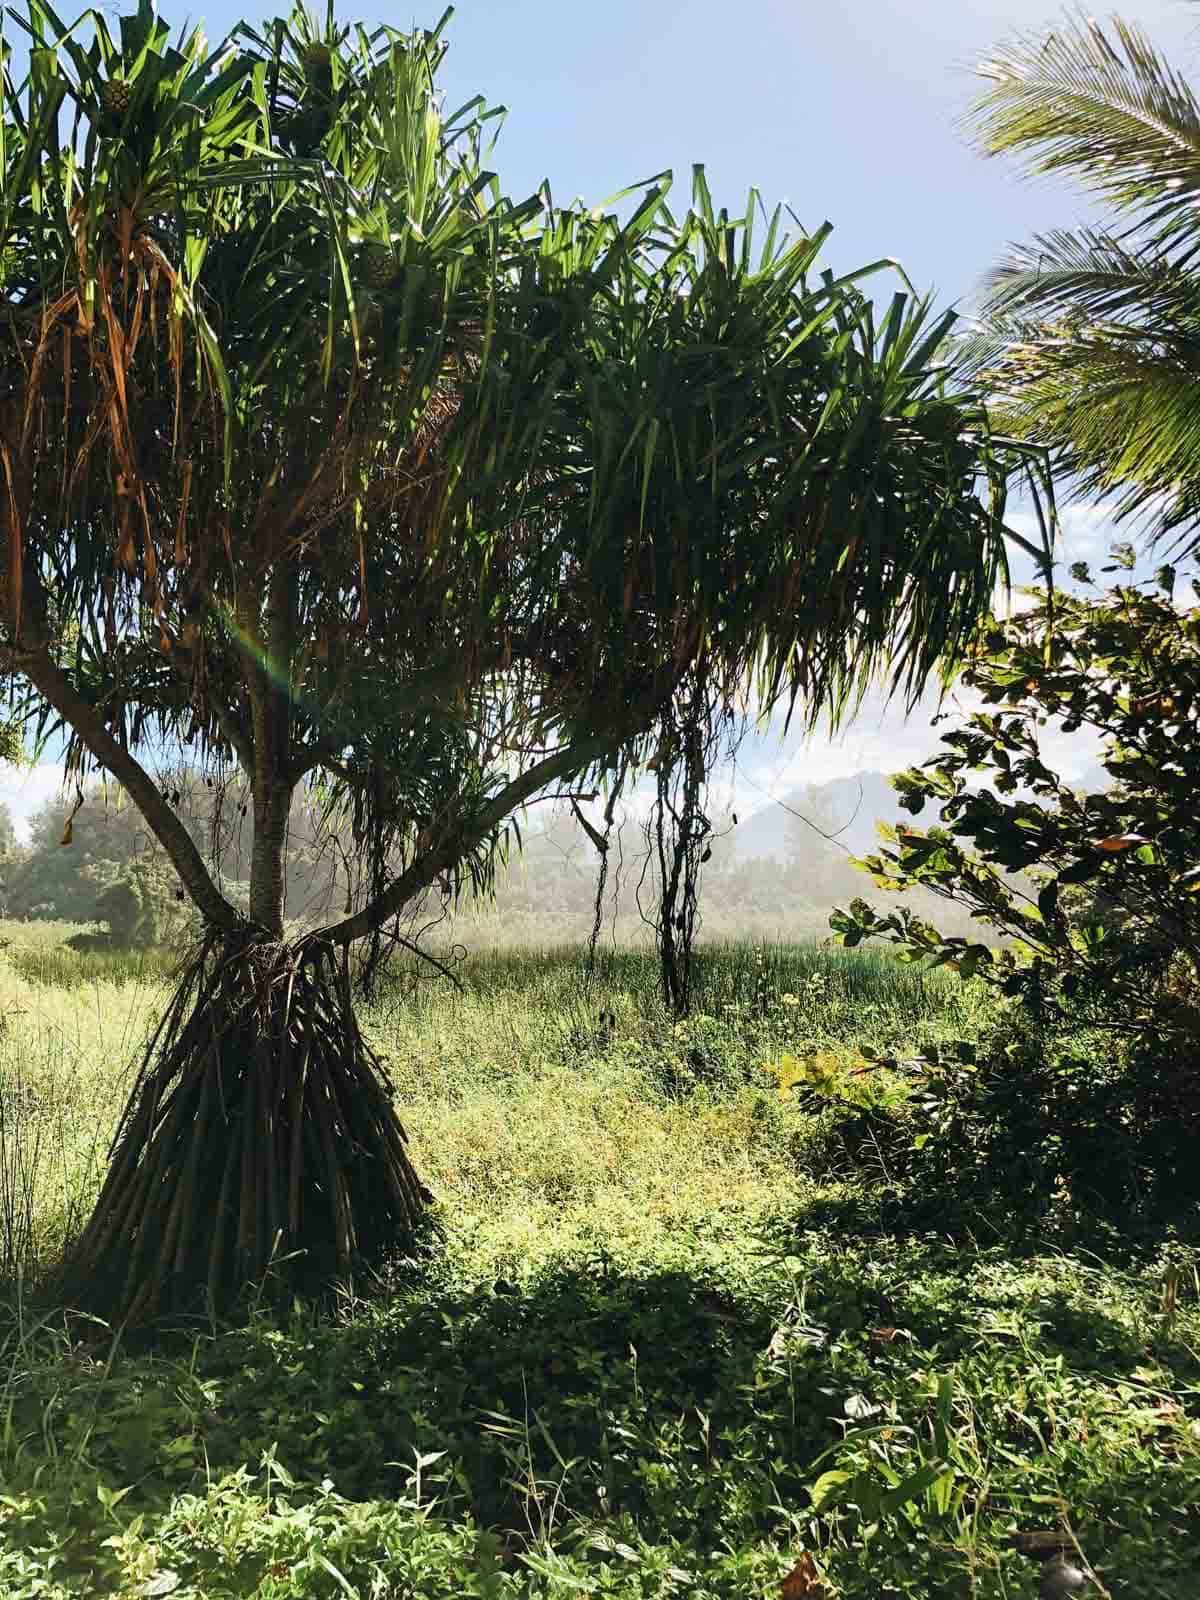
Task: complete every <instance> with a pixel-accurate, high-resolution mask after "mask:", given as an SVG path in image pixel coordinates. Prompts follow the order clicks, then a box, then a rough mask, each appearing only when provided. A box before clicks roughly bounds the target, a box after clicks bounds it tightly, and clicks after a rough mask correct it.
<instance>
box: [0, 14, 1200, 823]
mask: <svg viewBox="0 0 1200 1600" xmlns="http://www.w3.org/2000/svg"><path fill="white" fill-rule="evenodd" d="M105 9H106V10H109V9H114V8H111V7H108V6H106V7H105ZM163 11H164V14H165V15H166V16H168V18H169V19H170V20H172V21H176V20H178V21H182V20H183V19H184V16H185V14H186V15H190V16H191V17H192V18H193V19H202V20H203V21H204V23H205V25H206V27H207V28H208V31H209V33H210V36H211V37H212V38H213V40H214V41H215V40H216V39H217V38H218V37H219V36H220V35H222V34H223V33H224V32H225V31H226V30H227V29H228V28H229V27H230V25H231V24H232V23H233V21H234V20H235V18H236V17H237V16H238V15H241V14H242V13H241V11H240V8H234V7H230V6H228V5H225V4H218V5H211V6H209V7H207V8H205V7H196V8H195V9H193V10H190V11H189V12H187V13H185V11H184V9H183V8H182V7H181V8H180V9H179V10H178V11H177V12H175V11H173V10H171V9H168V8H167V7H166V6H164V7H163ZM439 11H440V5H439V4H438V0H433V3H432V4H431V5H430V6H429V7H428V8H427V9H422V10H420V11H417V10H413V9H410V8H409V7H408V6H407V5H406V6H405V8H404V9H403V10H400V11H386V12H384V11H372V10H369V9H359V8H357V7H353V6H351V7H348V8H346V9H345V10H344V11H343V13H342V15H343V17H344V18H345V19H347V20H349V19H351V18H358V17H361V18H362V19H363V20H366V21H368V22H374V21H380V20H387V21H389V22H391V23H393V24H395V25H397V26H401V27H406V26H409V25H411V24H413V23H416V24H417V25H420V26H432V24H433V23H434V22H435V21H436V19H437V15H438V14H439ZM266 14H267V8H264V10H263V12H261V13H256V12H247V13H246V15H247V16H249V17H251V18H252V19H254V20H258V18H259V17H260V16H261V15H266ZM1122 14H1123V15H1124V16H1125V17H1126V19H1127V20H1129V21H1134V22H1137V23H1139V24H1140V25H1141V26H1142V27H1143V28H1144V29H1145V30H1146V31H1147V32H1148V33H1149V35H1150V37H1151V38H1152V39H1153V40H1154V41H1155V42H1156V43H1157V44H1158V45H1159V46H1160V47H1161V48H1162V49H1163V50H1165V51H1166V52H1167V53H1168V55H1170V57H1171V58H1172V59H1173V61H1174V62H1175V63H1176V64H1177V65H1180V66H1183V67H1184V68H1185V69H1186V70H1188V71H1189V73H1191V74H1195V75H1196V76H1198V77H1200V4H1195V3H1188V0H1131V3H1130V4H1129V5H1127V6H1125V7H1124V8H1122ZM1061 15H1062V12H1061V9H1060V8H1058V7H1056V6H1055V4H1053V0H1004V3H1001V0H966V3H964V0H857V4H854V5H837V4H833V3H828V0H826V3H816V4H814V3H813V0H741V3H740V4H737V5H729V4H718V3H717V0H687V3H684V0H608V3H607V4H605V5H589V4H581V3H579V0H486V3H485V0H464V3H463V4H461V5H460V6H459V7H458V9H457V10H456V12H455V15H454V17H453V19H452V20H451V22H450V25H449V29H448V38H449V40H450V51H449V55H448V58H447V61H446V65H445V68H444V81H445V84H446V90H447V98H448V100H449V101H450V102H451V103H452V104H457V103H459V102H460V101H461V100H465V99H467V98H468V97H469V96H471V95H473V94H475V93H482V94H484V95H485V97H486V98H487V100H488V101H489V103H492V104H503V105H506V106H507V107H508V108H509V113H508V118H507V121H506V124H505V127H504V131H503V133H502V135H501V138H500V142H499V144H498V146H497V150H496V152H495V158H494V164H495V166H496V168H497V170H498V171H499V173H500V175H501V179H502V182H503V184H504V187H505V189H506V190H507V191H508V192H509V193H511V194H523V193H527V192H531V191H532V190H534V189H535V188H536V187H537V186H538V184H539V183H540V182H541V181H542V179H543V178H548V179H549V180H550V183H551V185H552V187H553V190H554V192H555V195H556V197H558V198H560V199H564V200H565V199H570V198H573V197H574V196H576V195H579V196H582V197H583V198H585V199H587V200H589V201H591V202H593V203H595V202H598V201H600V200H603V199H605V198H607V197H608V196H609V195H610V194H612V193H613V192H614V191H615V190H617V189H619V188H621V187H623V186H624V185H626V184H629V183H632V182H634V181H636V180H637V179H640V178H645V177H648V176H650V175H651V174H653V173H656V172H658V171H660V170H662V169H663V168H668V167H669V168H672V169H673V170H674V172H675V174H676V181H677V183H678V184H679V185H680V188H681V199H682V192H683V191H684V190H685V189H686V186H687V184H688V182H689V180H690V172H691V165H692V163H693V162H695V161H702V162H704V163H705V166H706V168H707V173H708V178H709V183H710V187H711V188H712V190H713V193H714V197H715V198H716V200H717V202H718V203H719V204H727V205H729V206H730V208H731V209H732V208H733V207H736V206H740V204H741V203H742V201H743V200H744V197H745V194H746V191H747V189H748V188H749V187H750V186H751V185H752V184H753V185H755V186H756V187H757V188H758V189H759V190H760V191H761V192H762V195H763V199H764V201H765V202H766V203H767V204H768V206H769V205H772V204H774V203H775V202H776V201H786V202H788V203H790V205H791V206H792V208H793V209H794V210H795V212H796V213H797V215H798V217H799V218H800V219H801V221H802V222H803V223H804V224H805V226H807V227H813V226H816V225H817V224H818V223H820V222H822V221H824V220H825V219H828V220H829V221H831V222H832V223H833V224H834V228H835V232H834V235H833V238H832V239H831V241H830V245H829V247H828V250H827V259H828V261H829V264H830V265H832V266H835V267H837V268H839V269H845V268H849V267H852V266H858V265H863V264H865V263H866V262H868V261H873V260H876V259H878V258H880V257H883V256H892V257H895V258H897V259H899V260H900V261H901V262H902V263H903V265H904V267H905V269H906V271H907V272H908V273H909V275H910V277H911V278H912V279H913V280H914V282H915V283H916V284H917V285H918V287H921V288H932V289H936V290H937V292H938V297H939V299H940V300H941V301H943V302H945V303H963V302H965V301H969V297H970V296H971V294H972V293H973V292H974V290H975V289H976V288H977V286H978V283H979V280H980V278H981V276H982V274H983V273H984V272H985V271H986V270H987V268H988V266H989V265H990V264H991V263H992V262H993V261H994V260H995V258H996V257H997V255H998V254H999V253H1000V252H1001V251H1002V250H1003V248H1004V246H1005V244H1006V243H1008V242H1010V241H1014V240H1018V239H1022V238H1024V237H1026V236H1027V235H1029V234H1030V233H1033V232H1037V231H1039V230H1042V229H1045V228H1049V227H1056V226H1063V225H1069V224H1070V223H1072V222H1076V221H1079V220H1083V219H1084V218H1086V216H1087V215H1088V213H1087V209H1086V207H1085V206H1084V204H1083V202H1082V201H1081V200H1080V199H1079V197H1078V196H1077V195H1076V194H1075V193H1074V192H1073V191H1070V190H1065V189H1063V188H1061V187H1059V186H1056V185H1054V184H1051V183H1048V182H1041V181H1039V182H1037V183H1031V182H1029V181H1027V180H1024V179H1022V178H1021V177H1020V176H1019V174H1018V173H1017V171H1016V170H1015V168H1014V167H1013V166H1012V165H1011V164H1008V163H1000V162H995V161H985V160H984V159H983V158H982V157H980V156H979V155H978V154H977V153H976V152H975V151H973V150H972V149H971V148H970V145H969V144H968V142H967V139H966V137H965V135H964V134H963V133H962V132H961V131H960V128H959V126H958V124H959V123H960V121H961V117H962V114H963V112H964V110H965V108H966V105H967V103H968V101H969V99H970V96H971V92H972V85H973V79H972V73H971V67H972V64H973V62H975V61H977V60H979V59H980V58H981V56H983V55H985V54H986V53H987V50H988V47H989V45H991V44H993V43H994V42H995V41H996V40H997V39H999V38H1001V37H1003V36H1005V35H1006V34H1008V33H1011V32H1013V31H1015V30H1020V29H1028V30H1038V31H1041V30H1042V29H1043V28H1044V27H1045V26H1051V25H1053V23H1054V21H1055V20H1056V18H1057V17H1059V16H1061ZM1097 15H1099V16H1104V15H1107V12H1103V13H1097ZM881 287H882V285H881ZM1066 520H1067V546H1066V549H1065V551H1064V557H1065V559H1067V560H1071V559H1078V558H1080V557H1082V556H1084V555H1088V554H1091V555H1093V556H1094V555H1095V554H1097V553H1102V552H1103V549H1104V548H1105V546H1106V544H1107V542H1108V539H1109V537H1110V531H1109V529H1108V527H1107V525H1106V523H1105V519H1104V516H1103V508H1089V507H1084V508H1079V509H1078V510H1076V511H1073V512H1070V513H1068V516H1067V519H1066ZM935 742H936V737H935V735H934V734H933V733H932V732H931V731H930V729H929V726H928V718H927V715H919V716H917V717H916V718H914V719H910V721H909V722H907V723H905V722H904V721H903V719H902V718H900V717H899V716H898V715H897V714H896V713H894V712H885V711H884V710H883V708H882V707H881V706H880V705H879V704H877V703H875V702H873V703H872V704H871V706H870V707H868V709H867V710H866V712H865V713H864V715H863V716H862V717H860V719H859V720H858V722H857V723H856V724H855V725H854V727H852V728H851V729H849V730H848V732H847V733H846V734H845V736H844V737H843V738H841V739H840V740H838V741H830V740H828V739H820V740H816V741H814V742H813V743H812V744H811V745H808V746H804V747H801V746H800V745H799V742H798V741H797V740H796V739H795V738H792V739H790V740H789V741H788V742H787V744H786V746H783V747H781V746H780V743H779V739H778V736H777V735H768V736H766V737H764V738H760V739H756V740H755V741H753V743H752V745H751V746H750V747H748V748H747V750H746V753H745V759H746V762H747V764H748V766H749V767H750V769H751V770H752V771H753V772H754V773H755V775H756V778H757V780H758V781H759V783H760V786H762V785H765V786H767V787H768V788H770V789H771V790H772V791H773V792H777V793H784V792H786V790H787V789H788V788H790V787H794V786H795V784H797V783H802V782H804V781H806V780H808V779H810V778H811V779H812V780H814V781H821V780H822V779H823V778H825V777H832V776H837V775H839V774H841V773H844V772H853V771H856V770H858V769H859V768H862V767H868V768H870V767H882V768H883V769H884V770H891V769H894V768H895V767H898V766H902V765H905V764H907V763H908V762H910V761H912V760H915V759H918V758H919V757H920V755H922V754H926V753H928V752H929V751H931V750H932V749H933V747H934V745H935ZM1063 759H1064V762H1066V763H1067V764H1070V763H1071V762H1072V761H1074V760H1075V757H1073V756H1070V755H1069V753H1068V752H1066V750H1065V748H1064V755H1063ZM1083 759H1084V758H1083V757H1082V755H1081V756H1080V757H1079V762H1082V760H1083ZM1077 764H1078V763H1077ZM52 786H53V779H52V776H51V774H50V773H49V772H48V771H47V772H36V771H35V772H33V773H31V774H28V775H26V776H25V777H24V778H23V779H21V780H18V777H17V775H16V774H3V775H0V798H3V799H7V800H8V801H9V803H10V805H11V806H12V808H13V811H14V814H15V815H17V816H18V817H22V816H24V815H26V814H27V813H28V811H29V810H30V809H31V808H32V807H33V806H35V805H36V804H37V803H39V802H40V800H41V798H43V797H44V795H45V794H46V793H47V792H48V790H49V789H50V788H51V787H52ZM762 803H763V801H762V796H761V794H760V793H757V792H755V793H751V792H746V793H745V794H744V796H743V798H742V806H743V809H744V810H745V811H747V812H749V811H750V810H752V809H754V807H755V806H756V805H759V804H762Z"/></svg>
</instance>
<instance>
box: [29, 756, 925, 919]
mask: <svg viewBox="0 0 1200 1600" xmlns="http://www.w3.org/2000/svg"><path fill="white" fill-rule="evenodd" d="M163 781H164V784H165V786H168V787H169V789H170V792H171V794H172V795H173V796H174V795H176V794H178V796H179V799H178V802H177V804H178V807H179V810H180V813H181V815H182V816H183V817H184V819H185V821H186V824H187V827H188V831H189V833H190V834H191V836H192V838H193V839H194V841H195V842H196V844H197V846H198V847H199V848H200V850H201V851H202V853H203V854H204V856H205V859H206V860H207V861H209V862H210V863H211V865H212V870H213V872H214V873H215V874H216V875H217V876H218V878H219V881H220V883H221V887H222V891H223V892H224V893H225V894H226V895H227V896H228V897H229V898H230V899H232V900H233V901H235V902H236V903H238V904H240V905H242V906H243V907H244V906H246V905H247V904H248V897H249V865H250V863H249V850H250V819H249V816H248V815H247V812H246V809H245V808H246V807H247V804H248V796H247V795H246V794H245V793H244V792H243V786H242V785H241V784H240V783H230V784H228V785H226V786H224V787H223V788H222V787H219V786H217V785H211V786H210V785H209V784H208V783H207V782H206V781H205V780H204V779H203V778H201V777H199V776H197V775H196V774H194V773H191V772H183V773H176V774H173V775H170V776H168V778H166V779H165V780H163ZM826 808H827V803H826V802H825V801H824V800H823V797H822V796H821V794H820V792H819V791H815V790H814V791H812V792H811V793H810V794H808V795H806V796H805V797H804V802H803V807H802V815H803V816H804V817H805V818H807V819H809V821H808V822H805V821H802V820H801V819H800V816H797V817H795V818H792V819H791V820H790V822H789V827H788V831H787V833H786V834H785V837H784V841H783V847H782V852H781V853H780V854H776V855H771V856H746V855H743V854H740V853H739V852H738V851H737V850H736V848H735V842H736V837H737V835H736V829H735V826H734V824H733V822H732V819H731V817H730V816H729V815H728V813H726V814H725V815H723V816H718V817H717V818H716V825H715V831H714V835H713V838H712V841H711V849H712V855H711V858H710V859H709V860H708V861H707V862H706V863H705V867H704V875H703V879H702V882H701V898H700V918H701V937H702V938H704V939H709V940H712V939H725V938H758V939H776V938H789V939H808V938H823V937H825V936H826V935H827V933H828V918H829V910H830V907H831V906H833V905H835V904H836V903H837V902H838V901H839V899H844V898H845V897H846V896H847V895H849V894H855V893H859V892H860V891H861V875H860V874H859V873H857V872H856V871H855V869H854V868H853V866H852V865H851V860H850V857H849V855H848V854H847V853H846V851H845V850H843V849H841V848H839V847H838V846H837V845H836V844H834V843H830V842H827V841H826V840H825V839H824V838H823V837H822V832H825V833H833V832H835V831H836V828H837V822H838V819H836V818H835V817H833V816H832V815H826V814H825V812H826ZM810 823H811V824H813V825H815V826H810V825H809V824H810ZM64 839H65V840H66V841H67V842H66V843H64ZM598 865H599V858H598V855H597V851H596V849H595V847H594V845H593V843H592V842H591V840H590V839H589V837H588V835H587V833H586V832H585V831H584V829H583V828H582V827H580V826H579V824H578V823H577V822H576V820H575V818H574V817H573V816H572V815H571V813H570V812H569V811H568V810H566V809H563V810H562V811H558V812H555V813H553V814H551V815H550V816H549V818H548V819H547V820H546V821H545V822H543V823H541V824H540V825H538V826H535V827H531V828H530V829H529V830H528V831H527V832H526V834H525V837H524V845H523V849H522V850H521V851H520V852H517V853H514V854H513V856H512V857H511V859H510V860H509V862H508V865H507V869H506V870H503V871H502V872H501V873H500V874H499V876H498V878H497V883H496V891H495V896H494V898H491V899H487V900H480V901H474V902H466V903H463V904H460V905H458V906H457V907H455V906H453V905H451V904H450V903H449V902H448V901H447V900H446V899H445V898H444V897H443V895H442V894H441V892H440V890H439V889H438V888H437V887H436V886H435V888H433V889H432V890H431V891H430V892H429V893H428V894H427V895H426V896H425V897H424V899H423V901H422V902H421V903H420V904H419V906H418V907H417V908H416V911H415V917H414V926H415V927H416V928H420V929H425V930H427V931H426V934H425V938H426V941H427V943H429V944H430V945H432V946H435V947H436V946H438V945H444V944H447V943H449V942H452V941H453V940H462V941H464V942H466V943H467V944H468V945H470V944H474V943H514V944H541V943H547V944H550V943H558V942H579V941H583V940H585V939H587V937H588V936H589V934H590V932H591V929H592V926H593V921H594V917H595V909H596V881H597V871H598ZM360 875H361V862H360V860H359V858H358V856H357V854H356V853H355V851H354V850H353V848H352V844H351V840H350V833H349V828H348V826H347V825H346V824H345V823H344V822H341V821H339V820H338V819H337V818H336V817H331V816H328V815H327V814H326V813H325V812H324V811H323V810H322V808H321V806H320V805H319V804H318V803H317V801H316V800H315V798H314V797H312V796H307V797H302V796H298V797H297V798H296V800H295V801H294V802H293V805H292V809H291V814H290V818H289V824H288V832H287V850H286V914H287V917H288V920H289V923H290V924H291V925H293V926H294V927H305V926H312V925H314V924H317V923H319V922H321V921H322V920H323V919H326V918H328V917H329V916H330V915H331V914H333V913H339V914H340V913H343V912H345V910H346V908H347V907H348V906H349V907H353V906H355V905H357V904H358V903H359V900H360V895H361V891H362V889H363V888H364V885H363V884H362V883H361V882H360ZM180 887H181V886H180V884H179V881H178V878H177V876H176V874H175V871H174V868H173V867H172V866H171V864H170V862H169V861H168V860H167V858H166V856H165V853H164V852H163V851H162V849H161V847H160V846H159V845H158V844H157V842H156V841H155V840H154V838H153V837H152V835H151V834H150V833H149V830H148V829H147V828H146V825H145V823H144V822H143V821H142V819H141V816H140V814H139V813H138V812H137V811H136V809H135V808H134V807H132V806H131V805H130V804H129V802H128V800H127V799H126V798H125V796H124V795H123V794H122V792H121V791H120V789H118V788H116V787H115V786H112V785H109V786H108V788H107V789H105V788H104V787H102V786H99V785H97V786H94V787H91V788H88V789H86V790H85V791H84V793H83V796H82V804H80V803H79V796H78V794H75V793H70V792H68V793H65V794H63V795H61V796H57V797H55V798H52V799H50V800H48V801H46V803H45V804H44V805H43V806H42V807H41V808H40V809H39V810H38V811H37V812H36V813H35V814H34V816H33V817H32V819H31V821H30V825H29V837H28V839H27V841H25V842H21V841H19V840H18V837H17V833H16V829H15V827H14V825H13V821H12V817H11V814H10V813H9V811H8V809H7V807H5V806H2V805H0V914H2V915H4V916H5V917H9V918H14V919H19V920H22V921H24V920H33V921H47V920H51V921H62V922H67V923H73V924H82V925H85V926H93V927H94V928H95V930H96V932H95V935H94V936H93V937H100V938H103V939H104V940H105V941H106V942H110V943H111V944H113V945H115V946H118V947H125V948H145V947H149V946H152V945H156V944H162V943H167V942H175V941H178V940H183V939H186V938H188V937H189V936H190V935H191V934H192V933H193V932H195V931H198V930H197V926H196V919H195V913H194V911H193V910H192V908H191V906H190V903H189V902H188V901H187V900H186V898H185V897H183V896H182V895H181V894H180ZM658 892H659V891H658V884H657V880H656V876H655V871H654V867H653V862H652V861H651V860H650V859H649V858H648V854H647V843H646V840H645V838H644V836H643V829H642V825H641V823H640V821H638V820H637V818H636V817H633V816H629V817H627V818H626V820H625V821H624V822H623V824H622V825H621V826H620V827H619V828H617V829H615V830H614V835H613V839H612V841H611V844H610V857H609V872H608V876H607V884H606V892H605V895H604V899H603V904H602V906H601V936H602V938H604V939H605V940H608V941H612V940H614V939H615V940H618V941H620V942H622V943H628V942H636V941H640V940H652V939H653V928H652V922H653V913H654V909H655V907H656V905H657V896H658ZM909 898H910V900H911V902H912V904H913V905H914V908H915V907H916V899H920V898H921V896H920V894H919V893H918V895H917V896H916V899H913V898H912V897H909ZM925 909H926V912H928V908H925ZM942 920H943V921H944V917H943V919H942Z"/></svg>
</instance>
